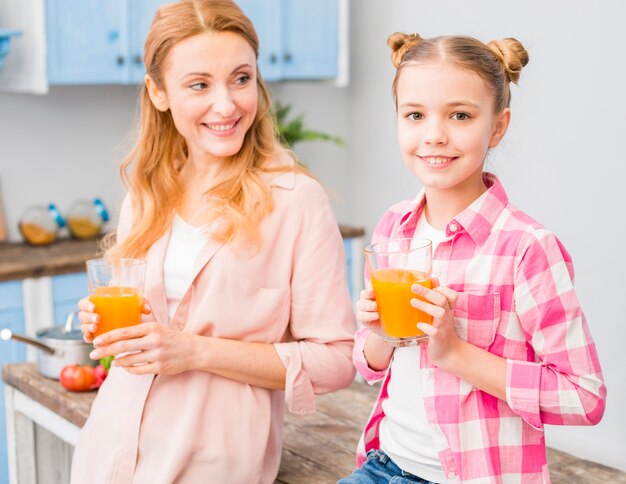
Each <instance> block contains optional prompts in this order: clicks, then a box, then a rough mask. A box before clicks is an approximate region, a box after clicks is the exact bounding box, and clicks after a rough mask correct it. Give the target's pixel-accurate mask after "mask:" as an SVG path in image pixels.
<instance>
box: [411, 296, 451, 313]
mask: <svg viewBox="0 0 626 484" xmlns="http://www.w3.org/2000/svg"><path fill="white" fill-rule="evenodd" d="M411 306H413V307H414V308H416V309H419V310H420V311H423V312H425V313H426V314H430V315H431V316H432V317H433V318H443V317H444V316H445V314H446V309H445V308H443V307H441V306H437V305H435V304H431V303H429V302H427V301H422V300H421V299H417V298H413V299H411Z"/></svg>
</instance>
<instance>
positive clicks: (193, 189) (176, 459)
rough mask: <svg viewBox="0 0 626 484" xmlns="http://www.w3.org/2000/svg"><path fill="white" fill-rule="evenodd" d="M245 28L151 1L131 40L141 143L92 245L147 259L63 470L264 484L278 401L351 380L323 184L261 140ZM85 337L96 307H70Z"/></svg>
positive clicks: (249, 35)
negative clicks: (135, 316) (146, 23)
mask: <svg viewBox="0 0 626 484" xmlns="http://www.w3.org/2000/svg"><path fill="white" fill-rule="evenodd" d="M257 55H258V40H257V36H256V33H255V31H254V28H253V26H252V24H251V23H250V21H249V20H248V18H247V17H246V16H245V15H243V13H242V12H241V10H240V9H239V8H238V7H237V6H236V5H235V4H234V3H233V2H232V1H227V0H185V1H182V2H179V3H176V4H173V5H169V6H166V7H163V8H161V9H160V10H159V11H158V12H157V14H156V16H155V19H154V22H153V24H152V26H151V28H150V31H149V33H148V37H147V40H146V45H145V55H144V62H145V65H146V72H147V74H146V78H145V86H144V87H143V90H142V94H141V96H142V117H141V132H140V137H139V142H138V144H137V146H136V147H135V149H134V150H133V152H132V153H131V155H130V157H129V158H128V160H126V162H125V163H124V165H123V170H124V168H126V167H128V166H129V165H132V166H134V170H133V172H132V176H129V177H125V180H126V182H127V187H128V191H129V194H128V196H127V198H126V200H125V203H124V204H123V207H122V211H121V215H120V222H119V226H118V233H117V243H116V244H115V245H114V246H113V247H112V248H110V249H109V250H108V251H107V254H106V256H107V257H134V258H144V259H146V260H147V261H148V268H147V276H146V291H145V300H146V307H145V312H146V313H147V315H146V316H145V317H144V322H143V323H142V324H140V325H137V326H134V327H130V328H124V329H119V330H114V331H111V332H109V333H105V334H103V335H100V336H99V337H97V338H96V339H95V340H93V342H94V346H95V350H94V352H93V353H92V358H94V359H96V358H102V357H104V356H108V355H116V356H117V358H116V360H115V363H116V364H115V366H114V368H113V370H112V371H111V373H110V375H109V376H108V378H107V380H106V382H105V384H104V385H103V386H102V387H101V389H100V391H99V394H98V397H97V398H96V400H95V402H94V405H93V407H92V411H91V415H90V417H89V419H88V421H87V423H86V424H85V427H84V429H83V431H82V433H81V437H80V440H79V442H78V445H77V447H76V451H75V454H74V460H73V465H72V482H74V483H84V482H90V483H100V482H102V483H105V482H106V483H113V482H114V483H116V484H119V483H126V482H128V483H131V482H133V483H171V482H180V483H197V482H203V483H204V482H219V483H226V482H227V483H246V484H248V483H256V482H259V483H270V482H273V481H274V479H275V477H276V475H277V472H278V467H279V461H280V454H281V444H282V426H283V410H284V406H285V404H286V405H287V408H288V409H289V411H291V412H292V413H295V414H301V415H305V414H309V413H311V412H313V411H314V408H315V400H314V395H315V394H319V393H325V392H329V391H333V390H336V389H339V388H342V387H345V386H347V385H349V384H350V382H351V381H352V379H353V376H354V373H353V368H352V364H351V350H352V334H353V331H354V315H353V313H352V308H351V304H350V300H349V295H348V291H347V288H346V284H345V277H346V274H345V262H344V254H343V248H342V242H341V237H340V234H339V231H338V228H337V224H336V221H335V220H334V217H333V215H332V212H331V209H330V207H329V204H328V199H327V197H326V196H325V194H324V192H323V190H322V188H321V187H320V185H319V184H318V183H317V182H315V181H314V180H313V179H312V178H310V177H308V176H307V175H306V174H304V173H303V172H302V170H301V169H298V168H297V167H296V164H295V163H294V160H293V158H292V156H291V155H290V154H289V153H288V152H287V151H286V150H284V149H283V148H281V147H280V145H279V143H278V142H277V141H276V138H275V126H274V122H273V118H272V115H271V113H270V100H269V95H268V92H267V90H266V88H265V86H264V84H263V81H262V79H261V76H260V75H259V72H258V69H257V62H256V58H257ZM79 306H80V309H81V315H80V318H81V322H82V323H83V332H84V334H85V339H86V340H87V341H90V340H92V337H93V332H94V331H95V330H96V328H97V323H98V315H97V314H95V313H94V307H93V305H92V304H91V303H90V302H89V300H88V299H84V300H82V301H81V302H80V304H79Z"/></svg>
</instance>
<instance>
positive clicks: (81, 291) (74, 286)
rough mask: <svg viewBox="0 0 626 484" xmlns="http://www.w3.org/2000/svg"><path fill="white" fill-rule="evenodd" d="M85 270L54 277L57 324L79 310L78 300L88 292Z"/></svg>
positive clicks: (53, 291)
mask: <svg viewBox="0 0 626 484" xmlns="http://www.w3.org/2000/svg"><path fill="white" fill-rule="evenodd" d="M88 292H89V291H88V288H87V276H86V274H85V273H84V272H78V273H76V274H64V275H61V276H54V277H53V278H52V304H53V312H54V322H55V324H61V323H64V322H65V319H66V318H67V315H68V314H69V313H71V312H72V311H77V310H78V306H77V304H78V301H79V300H80V299H82V298H84V297H85V296H87V294H88Z"/></svg>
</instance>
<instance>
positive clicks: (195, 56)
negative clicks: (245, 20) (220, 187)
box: [148, 32, 258, 161]
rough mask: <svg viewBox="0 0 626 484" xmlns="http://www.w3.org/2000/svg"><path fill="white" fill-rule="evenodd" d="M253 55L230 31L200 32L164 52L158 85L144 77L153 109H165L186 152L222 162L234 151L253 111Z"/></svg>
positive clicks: (255, 97)
mask: <svg viewBox="0 0 626 484" xmlns="http://www.w3.org/2000/svg"><path fill="white" fill-rule="evenodd" d="M256 70H257V67H256V56H255V54H254V50H253V49H252V47H251V46H250V44H248V42H247V41H246V40H245V39H244V38H243V37H242V36H241V35H238V34H236V33H233V32H219V33H203V34H199V35H195V36H193V37H189V38H187V39H185V40H182V41H181V42H179V43H178V44H176V45H175V46H174V47H172V49H171V50H170V52H169V54H168V59H167V64H166V70H165V74H164V84H165V85H164V86H163V89H159V88H157V87H156V86H155V85H154V83H150V82H148V90H149V92H150V97H151V98H152V100H153V103H154V104H155V106H156V107H157V109H159V110H161V111H166V110H167V109H169V110H170V112H171V114H172V118H173V121H174V124H175V125H176V129H177V130H178V132H179V133H180V134H181V135H182V136H183V138H185V140H186V142H187V147H188V149H189V156H190V157H193V158H198V159H202V158H209V159H216V160H220V161H223V159H224V158H227V157H230V156H233V155H235V154H237V153H238V152H239V150H240V149H241V146H242V145H243V140H244V138H245V135H246V133H247V132H248V130H249V129H250V126H251V125H252V123H253V121H254V118H255V116H256V112H257V102H258V93H257V75H256Z"/></svg>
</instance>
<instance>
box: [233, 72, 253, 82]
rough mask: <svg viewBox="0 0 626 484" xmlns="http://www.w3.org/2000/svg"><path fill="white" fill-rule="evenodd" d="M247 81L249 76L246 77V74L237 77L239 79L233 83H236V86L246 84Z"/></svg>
mask: <svg viewBox="0 0 626 484" xmlns="http://www.w3.org/2000/svg"><path fill="white" fill-rule="evenodd" d="M249 80H250V76H249V75H247V74H244V75H243V76H239V77H238V78H237V79H236V80H235V82H236V83H237V84H247V83H248V81H249Z"/></svg>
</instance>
